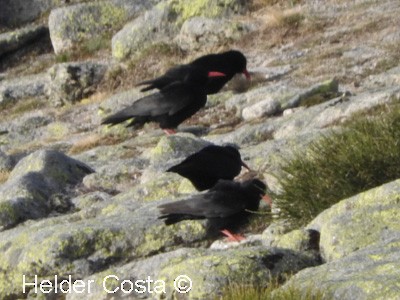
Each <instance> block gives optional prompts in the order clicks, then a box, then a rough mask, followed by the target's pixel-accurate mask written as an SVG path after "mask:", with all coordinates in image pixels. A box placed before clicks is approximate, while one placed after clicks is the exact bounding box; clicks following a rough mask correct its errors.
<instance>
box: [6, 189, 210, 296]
mask: <svg viewBox="0 0 400 300" xmlns="http://www.w3.org/2000/svg"><path fill="white" fill-rule="evenodd" d="M94 197H95V199H96V198H97V199H98V196H94ZM100 197H101V199H98V200H95V199H93V198H92V200H90V199H89V200H83V198H81V200H79V201H78V200H73V202H74V203H76V204H78V203H79V202H81V201H89V202H87V204H84V203H81V205H82V206H80V210H79V211H78V212H75V213H72V214H69V215H68V214H67V215H59V216H53V217H48V218H46V219H43V220H39V221H35V222H30V223H28V224H27V226H18V227H15V228H12V229H9V230H5V231H3V232H0V249H2V255H1V257H0V264H1V266H2V268H1V270H0V279H1V283H2V284H1V285H0V298H2V299H4V298H10V299H14V298H21V297H26V294H25V295H24V294H23V293H22V289H21V287H22V280H23V278H22V275H21V274H25V275H26V280H29V281H30V280H34V275H37V276H38V278H42V279H50V280H54V275H57V276H58V278H68V275H71V276H72V278H74V279H76V278H85V277H87V276H89V275H91V274H93V273H96V272H100V271H101V270H105V269H107V268H108V267H109V266H112V265H114V264H116V263H123V262H127V261H131V260H134V259H135V260H137V259H140V258H143V257H147V256H149V255H154V254H157V253H160V252H162V251H170V250H173V249H176V247H178V246H180V245H181V244H182V243H183V244H185V245H195V244H201V241H202V240H203V239H204V237H205V228H204V227H203V225H202V224H201V222H198V221H185V222H181V223H179V224H176V225H172V226H165V225H164V224H163V222H162V221H161V220H158V219H157V216H158V214H159V213H158V209H157V206H158V205H159V204H161V203H163V202H154V203H148V204H143V203H141V202H140V201H138V200H136V199H132V198H131V199H129V201H120V200H118V199H117V198H115V197H114V199H111V200H110V199H109V198H108V197H107V196H106V197H105V198H104V196H100ZM42 279H41V280H42ZM100 287H101V285H100ZM28 290H32V287H28ZM31 292H33V291H31ZM77 295H78V296H79V294H77ZM70 296H71V295H70Z"/></svg>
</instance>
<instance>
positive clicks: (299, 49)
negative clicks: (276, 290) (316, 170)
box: [0, 0, 400, 299]
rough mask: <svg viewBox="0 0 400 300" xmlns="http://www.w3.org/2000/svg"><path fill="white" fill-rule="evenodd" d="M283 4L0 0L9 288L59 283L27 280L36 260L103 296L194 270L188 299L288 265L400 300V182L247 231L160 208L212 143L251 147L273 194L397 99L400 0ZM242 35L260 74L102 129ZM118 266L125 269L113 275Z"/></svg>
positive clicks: (38, 269) (2, 237) (3, 272)
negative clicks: (294, 164) (315, 152)
mask: <svg viewBox="0 0 400 300" xmlns="http://www.w3.org/2000/svg"><path fill="white" fill-rule="evenodd" d="M274 2H279V1H267V0H265V1H262V0H258V1H257V0H254V1H252V2H247V1H240V0H229V1H217V0H196V1H186V0H163V1H156V0H153V1H145V0H141V1H127V0H105V1H75V0H71V1H64V2H62V1H48V0H35V1H31V2H30V4H29V5H28V4H27V3H25V1H23V0H12V1H11V0H0V4H1V7H2V9H1V12H0V32H1V34H0V72H1V73H0V107H1V110H2V120H1V121H0V146H1V148H0V182H1V185H0V251H1V253H2V255H1V256H0V298H1V299H17V298H28V299H30V298H35V297H38V298H45V296H47V297H48V296H49V295H48V294H47V295H45V294H43V293H42V292H41V291H40V289H38V290H37V291H35V289H34V288H33V287H32V286H27V289H26V290H25V293H24V291H23V282H24V280H25V282H30V283H32V282H34V280H35V275H37V276H38V277H37V280H38V282H40V281H41V280H46V279H47V280H50V281H51V282H52V283H53V284H54V281H57V279H55V275H57V276H58V282H60V281H61V280H63V279H66V280H68V278H69V277H68V276H69V275H71V278H72V279H73V280H77V279H81V280H83V283H86V286H85V288H86V289H85V291H84V292H83V294H79V293H78V292H74V293H67V294H62V296H63V297H66V298H67V299H74V298H77V299H81V298H82V297H83V298H86V299H106V298H110V297H111V294H107V293H106V291H105V289H107V290H109V291H113V290H114V289H117V288H118V287H119V289H117V290H116V293H115V294H113V295H112V296H113V297H114V298H116V299H119V298H123V297H124V298H128V299H137V298H146V297H147V298H156V297H159V294H157V293H154V290H156V291H157V284H155V285H154V284H153V285H152V286H151V288H152V291H153V293H151V292H150V291H149V289H148V288H147V290H146V291H145V293H137V292H134V291H132V292H131V293H127V294H125V293H124V292H123V291H122V290H121V282H122V281H123V280H130V281H132V282H135V280H146V279H147V276H150V277H151V278H152V279H153V280H164V281H165V282H166V287H165V293H166V295H163V296H164V297H166V298H169V297H173V296H175V297H176V298H179V299H186V298H182V294H178V293H177V292H176V291H174V287H173V279H174V278H176V277H177V276H178V275H182V274H185V275H187V276H189V277H190V278H191V279H192V281H193V287H192V290H191V291H190V293H189V294H186V296H185V297H188V298H191V299H210V298H211V299H212V298H214V297H218V296H220V295H221V293H222V291H223V289H224V287H226V286H227V285H229V284H231V283H238V284H240V283H243V282H246V281H248V280H249V278H251V281H252V283H253V284H255V285H260V286H263V285H265V284H267V283H268V281H269V280H270V279H271V278H277V277H279V278H283V277H284V276H285V275H288V274H295V275H294V276H293V277H291V279H290V280H288V282H286V284H284V285H282V286H281V287H280V289H285V288H287V287H288V286H291V285H296V286H297V287H298V288H299V293H301V292H302V291H304V292H306V291H309V289H310V287H313V286H316V285H317V286H318V288H319V289H321V290H322V291H324V293H325V294H326V297H327V299H399V298H400V285H399V282H400V273H399V270H400V265H399V261H400V259H399V253H400V252H399V247H400V226H399V224H400V223H399V222H398V218H399V213H400V209H399V197H398V195H399V191H400V181H398V180H396V181H393V182H390V183H387V184H385V185H383V186H380V187H376V188H374V189H371V190H369V191H366V192H364V193H361V194H359V195H354V196H353V197H351V198H348V199H343V200H342V201H341V202H339V203H338V204H336V205H334V206H332V207H331V208H329V209H327V210H326V211H324V212H322V213H321V214H320V215H319V216H317V217H316V218H315V219H314V220H313V221H312V222H311V223H310V224H308V225H307V226H305V227H304V228H289V227H288V226H287V225H285V222H284V221H282V220H279V221H271V218H270V217H268V218H267V217H265V216H263V215H261V216H256V217H255V218H258V219H259V223H261V224H262V225H261V229H259V228H258V229H257V230H256V229H254V228H252V227H249V228H245V229H244V230H243V231H244V233H245V234H246V235H247V236H248V239H247V241H245V242H242V243H240V244H238V243H227V242H224V241H222V240H217V241H214V240H210V239H209V238H207V237H206V234H205V228H204V222H201V221H185V222H181V223H179V224H176V225H174V226H168V227H167V226H165V225H164V224H163V222H162V221H160V220H158V219H157V217H158V210H157V206H158V205H160V204H161V203H165V202H168V201H174V200H176V199H184V198H185V197H186V196H187V195H189V194H191V193H195V190H194V188H193V187H191V185H190V183H189V182H188V181H186V180H184V179H182V178H180V177H179V176H178V175H176V174H169V173H168V174H167V173H165V172H164V171H165V170H166V169H167V168H169V167H170V166H172V165H173V164H175V163H177V162H179V161H181V160H183V159H184V158H185V157H186V156H187V155H188V154H191V153H193V152H195V151H197V150H198V149H201V148H202V147H204V145H207V144H209V143H216V144H222V143H227V142H229V143H236V144H238V145H239V146H240V152H241V154H242V157H243V158H244V160H245V162H246V163H247V164H248V165H249V166H251V167H252V168H253V169H255V170H256V171H257V173H258V176H259V177H261V178H263V179H265V181H266V182H267V184H268V186H269V189H270V190H271V191H274V192H278V191H279V184H278V182H277V179H276V176H277V174H279V171H280V165H281V161H282V159H286V158H288V157H290V155H291V153H292V152H293V150H298V149H303V148H305V147H307V145H308V144H309V143H310V142H311V141H314V140H315V139H317V138H318V137H320V136H321V135H322V134H328V133H329V132H330V130H331V129H332V128H334V129H336V128H340V125H341V124H342V123H343V122H344V121H346V120H349V119H351V118H352V116H353V115H354V114H356V113H358V112H368V111H373V110H374V109H375V108H376V107H378V106H381V105H382V104H387V103H391V102H393V101H399V99H400V66H399V63H398V62H399V58H400V54H399V53H400V47H399V45H400V28H399V25H398V24H400V17H399V16H400V3H399V2H398V1H396V0H385V1H370V0H359V1H342V0H332V1H317V0H304V1H287V2H286V1H281V3H278V4H277V3H274ZM282 2H284V3H282ZM230 48H235V49H240V50H241V51H242V52H243V53H245V55H246V56H247V58H248V69H249V71H250V72H251V73H252V76H253V80H252V82H251V84H250V85H248V84H247V83H246V82H245V80H244V78H241V77H240V76H238V77H237V78H235V79H234V80H233V82H231V83H230V84H229V85H228V87H227V88H226V89H225V90H224V91H223V92H221V93H219V94H217V95H213V96H210V97H209V99H208V103H207V106H206V108H205V109H204V110H202V111H201V112H199V113H198V114H196V115H195V116H194V117H192V118H191V119H190V120H188V121H186V122H185V123H183V124H182V125H181V126H180V127H179V130H178V131H179V132H178V134H176V135H172V136H165V135H164V134H163V132H162V131H161V130H160V129H158V128H157V126H155V125H153V124H149V125H146V126H144V128H143V129H140V130H136V131H133V130H131V129H126V128H125V127H124V126H122V125H121V126H119V125H118V126H114V127H104V126H100V120H101V118H102V117H103V116H105V115H106V114H108V113H110V112H112V111H116V110H117V109H119V108H121V107H123V106H124V105H125V104H127V103H130V102H131V101H133V100H134V99H136V98H139V97H141V94H140V92H139V91H138V90H137V89H135V87H134V84H135V82H138V81H139V80H143V79H147V78H150V77H152V76H154V75H156V74H160V73H161V72H162V71H164V70H165V69H166V68H167V67H169V66H171V65H172V64H174V63H179V62H186V61H190V60H191V59H192V58H193V57H196V56H199V55H201V54H204V53H207V52H218V51H222V50H224V49H230ZM277 211H279V207H278V206H276V205H275V206H274V207H273V209H272V212H273V213H274V212H277ZM273 219H274V218H272V220H273ZM258 227H260V225H258ZM293 229H294V230H293ZM23 275H25V276H26V277H23ZM109 275H115V276H117V277H118V278H119V279H116V277H109V278H108V280H106V283H105V285H104V286H103V280H104V278H106V277H107V276H109ZM316 278H317V279H316ZM90 280H92V289H91V290H89V288H88V284H89V282H90ZM316 280H317V281H316ZM316 283H317V284H316ZM125 287H126V286H125ZM158 288H159V290H158V291H162V292H164V290H163V289H162V287H161V286H158ZM78 290H79V288H78ZM54 292H55V291H54V290H53V291H52V293H51V295H52V297H54V296H55V295H54ZM51 295H50V296H51ZM56 295H58V296H59V295H60V291H58V293H57V294H56ZM51 299H53V298H51Z"/></svg>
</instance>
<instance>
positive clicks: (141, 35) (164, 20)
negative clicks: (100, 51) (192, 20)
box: [111, 5, 176, 60]
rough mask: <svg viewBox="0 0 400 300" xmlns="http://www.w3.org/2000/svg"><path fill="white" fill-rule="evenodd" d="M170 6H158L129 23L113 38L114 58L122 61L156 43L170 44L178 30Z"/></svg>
mask: <svg viewBox="0 0 400 300" xmlns="http://www.w3.org/2000/svg"><path fill="white" fill-rule="evenodd" d="M171 18H173V13H172V11H171V8H170V6H168V5H158V6H155V7H154V8H153V9H151V10H148V11H146V12H145V13H144V14H143V15H141V16H139V17H138V18H136V19H135V20H133V21H132V22H130V23H127V24H126V25H125V26H124V27H123V28H122V29H121V30H120V31H119V32H118V33H117V34H115V35H114V36H113V38H112V46H111V47H112V56H113V57H114V58H116V59H119V60H122V59H125V58H127V57H129V56H130V55H134V54H135V53H136V52H137V51H139V50H143V49H145V48H147V47H149V46H151V45H153V44H156V43H161V42H163V43H169V42H170V39H171V37H172V36H173V34H174V32H175V31H176V28H175V26H174V23H173V22H170V20H171Z"/></svg>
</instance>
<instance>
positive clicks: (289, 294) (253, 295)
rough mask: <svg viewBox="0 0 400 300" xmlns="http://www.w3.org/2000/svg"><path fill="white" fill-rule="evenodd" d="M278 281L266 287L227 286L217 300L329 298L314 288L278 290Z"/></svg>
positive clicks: (310, 299)
mask: <svg viewBox="0 0 400 300" xmlns="http://www.w3.org/2000/svg"><path fill="white" fill-rule="evenodd" d="M279 286H280V284H279V282H278V281H276V280H275V281H274V280H271V281H270V282H269V283H268V286H267V287H260V286H255V285H251V284H236V283H235V284H229V285H228V286H227V287H226V288H225V290H224V291H223V296H222V297H220V298H218V299H219V300H328V299H329V297H328V296H326V295H324V293H323V292H322V291H320V290H318V289H317V288H315V287H309V288H306V289H300V288H297V287H296V286H294V285H289V286H287V287H285V288H284V289H278V288H279Z"/></svg>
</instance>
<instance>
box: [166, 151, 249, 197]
mask: <svg viewBox="0 0 400 300" xmlns="http://www.w3.org/2000/svg"><path fill="white" fill-rule="evenodd" d="M242 167H245V168H246V169H248V170H250V168H249V167H248V166H247V165H246V164H245V163H244V162H243V161H242V159H241V157H240V153H239V151H238V150H237V149H236V148H235V147H234V146H231V145H227V146H217V145H209V146H206V147H204V148H203V149H201V150H200V151H198V152H196V153H194V154H192V155H190V156H188V157H187V158H186V159H185V160H184V161H182V162H181V163H179V164H177V165H175V166H173V167H171V168H169V169H168V170H167V172H174V173H177V174H179V175H181V176H183V177H185V178H187V179H189V180H190V182H191V183H192V184H193V185H194V187H195V188H196V189H197V190H198V191H204V190H208V189H210V188H212V187H213V186H214V185H215V184H216V183H217V181H218V180H219V179H226V180H232V179H233V178H235V177H236V176H237V175H239V173H240V171H241V170H242Z"/></svg>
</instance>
